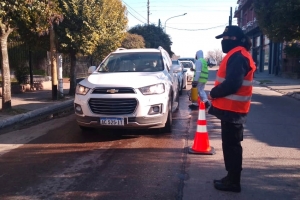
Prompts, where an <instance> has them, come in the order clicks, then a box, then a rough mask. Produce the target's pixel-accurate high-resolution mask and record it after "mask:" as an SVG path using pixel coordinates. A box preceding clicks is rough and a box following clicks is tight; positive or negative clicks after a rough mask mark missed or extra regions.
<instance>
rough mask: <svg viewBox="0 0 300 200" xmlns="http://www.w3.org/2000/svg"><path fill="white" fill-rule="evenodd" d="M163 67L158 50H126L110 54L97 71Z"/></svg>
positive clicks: (157, 68) (158, 69) (160, 69)
mask: <svg viewBox="0 0 300 200" xmlns="http://www.w3.org/2000/svg"><path fill="white" fill-rule="evenodd" d="M163 69H164V66H163V61H162V56H161V54H160V53H159V52H130V53H128V52H126V53H113V54H111V55H110V56H109V57H108V58H107V59H106V60H105V61H104V62H103V63H102V64H101V66H100V68H99V69H98V71H99V72H157V71H162V70H163Z"/></svg>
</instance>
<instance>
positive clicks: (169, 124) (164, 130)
mask: <svg viewBox="0 0 300 200" xmlns="http://www.w3.org/2000/svg"><path fill="white" fill-rule="evenodd" d="M172 99H173V98H172V97H170V100H169V103H168V116H167V121H166V123H165V126H164V127H163V128H162V129H161V131H162V133H171V132H172V124H173V116H172Z"/></svg>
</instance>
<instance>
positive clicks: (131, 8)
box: [123, 1, 147, 21]
mask: <svg viewBox="0 0 300 200" xmlns="http://www.w3.org/2000/svg"><path fill="white" fill-rule="evenodd" d="M123 3H124V4H125V5H126V6H127V7H129V8H130V9H132V10H133V11H134V12H135V13H137V14H138V15H139V16H141V17H142V18H144V19H145V20H147V19H146V18H145V17H143V16H142V15H141V14H139V13H138V12H137V11H136V10H134V9H133V8H132V7H130V6H129V5H128V4H127V3H126V2H125V1H123ZM127 11H128V9H127ZM128 12H129V11H128ZM129 13H130V12H129ZM130 14H131V15H132V13H130ZM132 16H133V15H132ZM134 17H135V16H134ZM135 18H136V17H135ZM139 21H140V20H139Z"/></svg>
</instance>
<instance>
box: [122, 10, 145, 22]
mask: <svg viewBox="0 0 300 200" xmlns="http://www.w3.org/2000/svg"><path fill="white" fill-rule="evenodd" d="M127 12H128V13H129V14H130V15H131V16H132V17H134V18H135V19H137V20H138V21H140V22H142V23H143V24H146V22H143V21H142V20H140V19H138V18H137V17H136V16H134V15H133V14H132V13H131V12H130V11H129V10H127Z"/></svg>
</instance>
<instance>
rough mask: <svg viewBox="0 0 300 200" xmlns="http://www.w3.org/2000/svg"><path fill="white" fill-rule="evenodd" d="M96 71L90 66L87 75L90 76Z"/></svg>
mask: <svg viewBox="0 0 300 200" xmlns="http://www.w3.org/2000/svg"><path fill="white" fill-rule="evenodd" d="M95 70H96V66H90V67H89V69H88V74H89V75H90V74H92V73H93V72H94V71H95Z"/></svg>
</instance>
